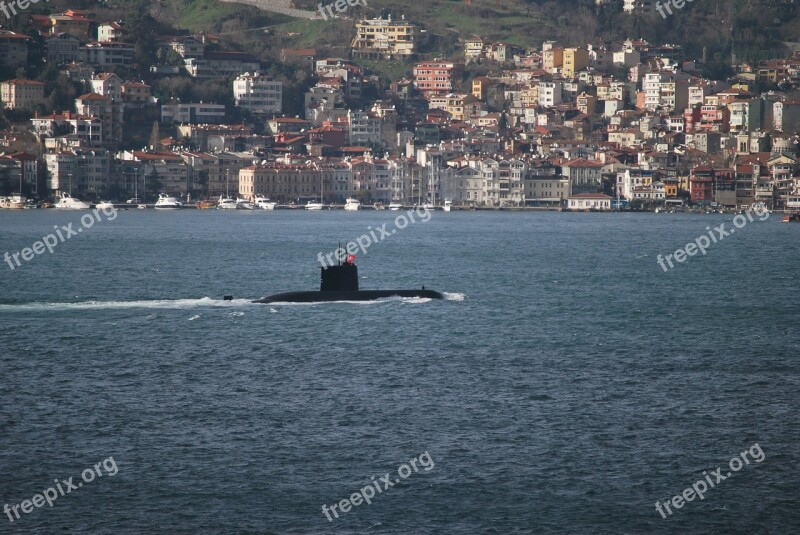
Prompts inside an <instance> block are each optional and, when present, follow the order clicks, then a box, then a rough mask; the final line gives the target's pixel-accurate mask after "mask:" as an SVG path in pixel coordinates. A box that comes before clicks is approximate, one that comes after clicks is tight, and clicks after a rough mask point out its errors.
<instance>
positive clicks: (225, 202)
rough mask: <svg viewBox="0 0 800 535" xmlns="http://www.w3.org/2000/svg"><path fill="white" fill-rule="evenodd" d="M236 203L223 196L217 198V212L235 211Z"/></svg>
mask: <svg viewBox="0 0 800 535" xmlns="http://www.w3.org/2000/svg"><path fill="white" fill-rule="evenodd" d="M236 208H237V206H236V201H234V200H233V199H231V198H230V197H226V196H225V195H220V196H219V202H218V203H217V210H236Z"/></svg>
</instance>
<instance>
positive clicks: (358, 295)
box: [253, 290, 444, 304]
mask: <svg viewBox="0 0 800 535" xmlns="http://www.w3.org/2000/svg"><path fill="white" fill-rule="evenodd" d="M386 297H423V298H427V299H444V296H443V295H442V294H441V293H439V292H436V291H433V290H350V291H347V290H345V291H335V290H333V291H332V290H328V291H324V292H322V291H320V292H286V293H281V294H275V295H271V296H269V297H265V298H263V299H257V300H255V301H253V303H264V304H267V303H315V302H321V301H374V300H375V299H383V298H386Z"/></svg>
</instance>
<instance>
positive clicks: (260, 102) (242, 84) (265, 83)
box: [233, 73, 283, 115]
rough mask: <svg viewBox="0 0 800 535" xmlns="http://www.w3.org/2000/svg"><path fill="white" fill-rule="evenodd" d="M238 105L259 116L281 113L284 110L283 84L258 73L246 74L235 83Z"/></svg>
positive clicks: (235, 97)
mask: <svg viewBox="0 0 800 535" xmlns="http://www.w3.org/2000/svg"><path fill="white" fill-rule="evenodd" d="M233 98H234V99H235V101H236V105H237V106H240V107H242V108H244V109H246V110H249V111H251V112H252V113H254V114H257V115H268V114H273V113H280V112H281V110H282V109H283V84H282V83H281V82H277V81H274V80H269V79H268V78H266V77H264V76H260V75H259V74H258V73H254V74H250V73H245V74H242V75H241V76H238V77H237V78H236V79H235V80H234V81H233Z"/></svg>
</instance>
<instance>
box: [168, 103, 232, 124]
mask: <svg viewBox="0 0 800 535" xmlns="http://www.w3.org/2000/svg"><path fill="white" fill-rule="evenodd" d="M224 121H225V105H224V104H209V103H205V102H199V103H198V102H169V103H167V104H163V105H162V106H161V122H162V123H211V124H217V123H222V122H224Z"/></svg>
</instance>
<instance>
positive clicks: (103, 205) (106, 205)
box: [94, 201, 114, 210]
mask: <svg viewBox="0 0 800 535" xmlns="http://www.w3.org/2000/svg"><path fill="white" fill-rule="evenodd" d="M94 207H95V208H97V209H99V210H112V209H113V208H114V203H112V202H111V201H100V202H99V203H97V204H95V205H94Z"/></svg>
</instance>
